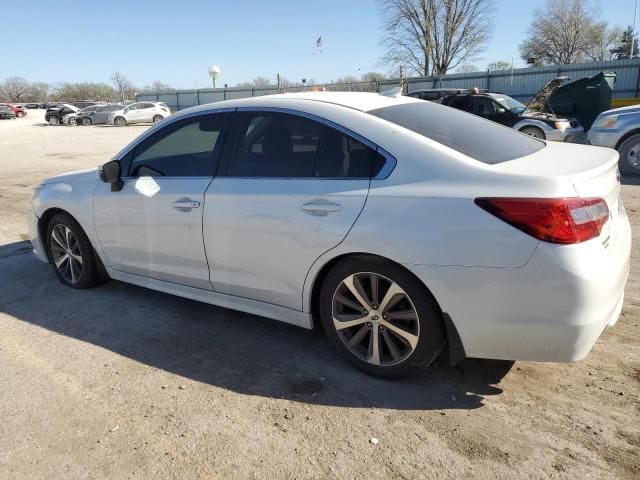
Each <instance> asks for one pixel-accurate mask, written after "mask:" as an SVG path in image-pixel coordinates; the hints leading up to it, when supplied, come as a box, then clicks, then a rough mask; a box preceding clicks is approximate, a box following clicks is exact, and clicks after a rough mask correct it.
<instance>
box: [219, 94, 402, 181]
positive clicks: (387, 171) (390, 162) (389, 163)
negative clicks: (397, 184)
mask: <svg viewBox="0 0 640 480" xmlns="http://www.w3.org/2000/svg"><path fill="white" fill-rule="evenodd" d="M235 111H236V112H238V113H281V114H285V115H291V116H294V117H299V118H305V119H307V120H311V121H314V122H318V123H320V124H321V125H323V126H325V127H330V128H333V129H335V130H337V131H339V132H340V133H342V134H343V135H346V136H348V137H351V138H352V139H354V140H356V141H358V142H360V143H362V144H363V145H365V146H366V147H368V148H370V149H372V150H373V151H374V152H376V153H379V154H380V155H382V156H383V157H384V158H385V160H386V161H385V163H384V165H383V166H382V168H380V171H379V172H378V174H377V175H376V176H374V177H371V176H369V177H321V178H320V177H237V176H224V178H243V179H254V180H256V179H264V178H268V179H272V180H273V179H295V180H341V181H345V180H383V179H385V178H387V177H388V176H389V175H391V172H392V171H393V169H394V168H395V166H396V164H397V160H396V158H395V157H394V156H393V155H391V154H390V153H389V152H387V151H386V150H385V149H384V148H382V147H380V146H378V145H376V144H375V143H374V142H372V141H371V140H369V139H368V138H365V137H363V136H362V135H360V134H358V133H356V132H354V131H353V130H350V129H348V128H346V127H344V126H342V125H340V124H338V123H335V122H333V121H331V120H328V119H326V118H323V117H319V116H318V115H314V114H313V113H308V112H302V111H300V110H294V109H291V108H284V107H237V108H236V109H235ZM235 148H237V145H236V146H234V151H232V152H228V153H229V154H231V155H233V153H234V152H235ZM222 163H224V159H223V160H221V161H220V163H219V164H218V165H221V164H222ZM216 173H217V172H216Z"/></svg>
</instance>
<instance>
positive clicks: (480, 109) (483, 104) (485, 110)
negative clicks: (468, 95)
mask: <svg viewBox="0 0 640 480" xmlns="http://www.w3.org/2000/svg"><path fill="white" fill-rule="evenodd" d="M473 113H475V114H476V115H483V116H490V115H497V114H498V105H497V104H496V103H495V102H494V101H493V100H491V99H490V98H488V97H474V99H473Z"/></svg>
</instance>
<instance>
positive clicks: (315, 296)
mask: <svg viewBox="0 0 640 480" xmlns="http://www.w3.org/2000/svg"><path fill="white" fill-rule="evenodd" d="M348 258H359V259H363V260H367V261H371V262H381V263H383V262H389V263H392V264H394V265H396V266H397V267H399V268H401V269H402V270H403V271H404V272H405V273H406V274H407V275H410V276H411V277H413V278H414V279H415V280H416V281H417V282H418V283H419V284H420V285H422V287H423V288H424V291H425V293H426V294H427V295H429V296H430V297H431V298H432V299H433V300H434V301H435V303H436V305H437V306H438V308H439V310H440V312H442V307H441V306H440V303H439V302H438V300H437V299H436V297H435V296H434V295H433V293H432V292H431V290H430V289H429V287H428V286H427V285H425V283H424V282H423V281H422V280H420V278H418V277H417V276H416V275H415V274H414V273H413V272H412V271H411V270H409V269H408V268H407V267H405V266H404V265H402V264H401V263H398V262H394V261H393V260H390V259H388V258H386V257H383V256H380V255H374V254H370V253H363V252H351V253H345V254H342V255H338V256H337V257H334V258H332V259H331V260H329V261H328V262H327V263H325V264H324V265H323V266H322V268H320V270H319V271H318V273H317V274H316V276H315V279H314V280H313V284H312V287H311V298H310V306H311V314H312V317H313V319H314V322H313V323H314V327H315V326H316V324H317V322H316V320H317V319H318V316H317V315H318V314H319V311H318V309H319V298H320V291H321V290H322V285H323V283H324V280H325V278H326V276H327V274H328V273H329V271H330V270H331V269H332V268H333V267H334V266H335V265H337V264H338V263H340V262H342V261H344V260H346V259H348Z"/></svg>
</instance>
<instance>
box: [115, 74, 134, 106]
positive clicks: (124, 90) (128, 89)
mask: <svg viewBox="0 0 640 480" xmlns="http://www.w3.org/2000/svg"><path fill="white" fill-rule="evenodd" d="M111 82H112V83H113V85H114V86H115V87H116V90H117V91H118V93H119V94H120V100H121V101H123V102H125V101H127V100H128V98H129V95H130V94H131V93H132V92H133V84H132V83H131V81H130V80H129V79H128V78H127V77H125V76H124V74H123V73H121V72H114V73H113V75H112V76H111Z"/></svg>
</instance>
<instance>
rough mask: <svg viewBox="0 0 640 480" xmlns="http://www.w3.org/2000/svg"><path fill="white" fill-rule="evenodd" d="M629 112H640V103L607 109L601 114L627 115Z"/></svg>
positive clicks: (603, 115) (602, 115)
mask: <svg viewBox="0 0 640 480" xmlns="http://www.w3.org/2000/svg"><path fill="white" fill-rule="evenodd" d="M629 113H640V105H629V106H628V107H619V108H613V109H611V110H607V111H606V112H602V113H601V114H600V116H601V117H605V116H607V117H608V116H610V115H626V114H629Z"/></svg>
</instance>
